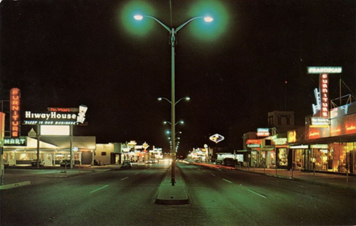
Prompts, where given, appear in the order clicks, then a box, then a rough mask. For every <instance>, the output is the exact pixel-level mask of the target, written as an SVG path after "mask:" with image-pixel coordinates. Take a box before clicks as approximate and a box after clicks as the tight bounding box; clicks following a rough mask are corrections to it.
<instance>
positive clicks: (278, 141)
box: [272, 138, 287, 145]
mask: <svg viewBox="0 0 356 226" xmlns="http://www.w3.org/2000/svg"><path fill="white" fill-rule="evenodd" d="M286 144H287V138H276V139H273V140H272V145H286Z"/></svg>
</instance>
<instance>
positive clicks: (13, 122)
mask: <svg viewBox="0 0 356 226" xmlns="http://www.w3.org/2000/svg"><path fill="white" fill-rule="evenodd" d="M20 98H21V92H20V90H19V89H18V88H12V89H11V90H10V136H11V137H13V138H17V137H19V136H20Z"/></svg>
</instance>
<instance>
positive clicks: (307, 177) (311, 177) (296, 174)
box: [195, 163, 356, 191]
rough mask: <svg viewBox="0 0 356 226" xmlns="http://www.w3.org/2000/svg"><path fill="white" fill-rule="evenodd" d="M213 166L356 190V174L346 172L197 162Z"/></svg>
mask: <svg viewBox="0 0 356 226" xmlns="http://www.w3.org/2000/svg"><path fill="white" fill-rule="evenodd" d="M195 164H197V165H204V166H207V167H211V168H220V167H221V168H222V169H226V170H240V171H244V172H247V173H258V174H262V175H266V176H271V177H278V178H284V179H289V180H299V181H303V182H307V183H313V184H321V185H326V186H332V187H338V188H345V189H351V190H354V191H356V176H355V175H348V176H346V174H336V173H328V172H325V173H324V172H315V173H314V172H307V171H289V170H286V169H277V170H276V169H267V168H266V169H264V168H247V167H241V168H240V167H238V168H235V167H229V166H220V165H215V164H206V163H195Z"/></svg>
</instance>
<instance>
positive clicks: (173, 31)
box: [134, 15, 213, 186]
mask: <svg viewBox="0 0 356 226" xmlns="http://www.w3.org/2000/svg"><path fill="white" fill-rule="evenodd" d="M134 18H135V20H143V19H144V18H150V19H153V20H154V21H156V22H157V23H159V24H160V25H162V27H163V28H165V29H166V30H167V31H168V32H169V34H170V36H171V40H170V45H171V59H172V60H171V61H172V68H171V100H168V99H167V101H168V102H170V103H171V136H172V148H171V155H172V158H173V161H172V180H171V181H172V186H174V184H175V164H176V163H175V154H176V153H175V150H176V141H175V125H176V121H175V105H176V104H177V103H178V102H179V101H180V100H179V101H177V102H176V101H175V50H174V48H175V42H176V34H177V33H178V31H179V30H181V29H182V28H183V27H184V26H185V25H187V24H188V23H190V22H191V21H193V20H197V19H204V21H205V22H208V23H210V22H212V21H213V18H212V17H210V16H206V17H202V16H197V17H193V18H191V19H189V20H187V21H186V22H185V23H183V24H182V25H180V26H178V27H177V28H170V27H168V26H167V25H165V24H164V23H162V22H161V21H160V20H158V19H157V18H155V17H153V16H148V15H134Z"/></svg>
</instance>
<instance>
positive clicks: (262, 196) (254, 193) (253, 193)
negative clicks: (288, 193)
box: [247, 189, 267, 199]
mask: <svg viewBox="0 0 356 226" xmlns="http://www.w3.org/2000/svg"><path fill="white" fill-rule="evenodd" d="M247 191H249V192H251V193H253V194H255V195H258V196H260V197H262V198H265V199H266V198H267V196H264V195H262V194H260V193H257V192H255V191H252V190H250V189H247Z"/></svg>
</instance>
